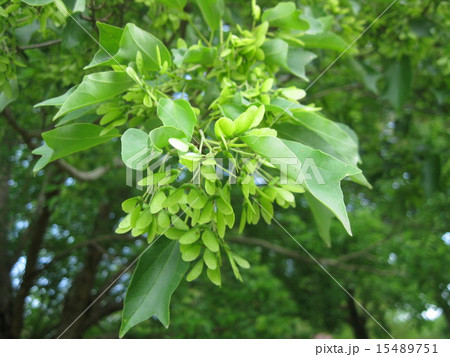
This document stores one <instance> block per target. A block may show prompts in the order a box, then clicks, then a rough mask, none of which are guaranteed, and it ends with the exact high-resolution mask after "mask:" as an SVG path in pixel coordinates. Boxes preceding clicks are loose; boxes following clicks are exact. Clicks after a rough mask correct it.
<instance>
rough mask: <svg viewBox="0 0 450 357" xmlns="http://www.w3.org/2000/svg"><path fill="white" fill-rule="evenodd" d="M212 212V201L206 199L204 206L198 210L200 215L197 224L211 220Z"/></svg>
mask: <svg viewBox="0 0 450 357" xmlns="http://www.w3.org/2000/svg"><path fill="white" fill-rule="evenodd" d="M213 213H214V206H213V203H212V201H208V203H207V204H206V205H205V207H204V208H203V209H202V210H200V216H199V218H198V224H206V223H209V222H211V221H212V218H213V217H212V216H213Z"/></svg>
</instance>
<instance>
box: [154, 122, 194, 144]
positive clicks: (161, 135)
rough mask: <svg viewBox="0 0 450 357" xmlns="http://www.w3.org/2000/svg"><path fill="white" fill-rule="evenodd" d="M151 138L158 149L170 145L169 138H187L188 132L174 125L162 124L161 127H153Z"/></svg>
mask: <svg viewBox="0 0 450 357" xmlns="http://www.w3.org/2000/svg"><path fill="white" fill-rule="evenodd" d="M149 135H150V140H151V142H152V144H153V146H155V147H156V148H158V149H162V148H164V147H166V146H168V145H169V139H171V138H177V139H185V138H186V134H185V133H184V132H183V131H181V130H180V129H177V128H175V127H173V126H169V125H167V126H161V127H159V128H156V129H153V130H152V131H151V132H150V134H149Z"/></svg>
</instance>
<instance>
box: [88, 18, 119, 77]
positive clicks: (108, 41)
mask: <svg viewBox="0 0 450 357" xmlns="http://www.w3.org/2000/svg"><path fill="white" fill-rule="evenodd" d="M97 27H98V31H99V43H100V49H99V50H98V52H97V53H96V54H95V55H94V58H93V59H92V61H91V63H89V64H88V65H87V66H86V67H84V69H88V68H92V67H95V66H98V65H101V64H106V63H108V62H109V61H110V60H111V57H112V56H114V55H115V54H116V53H117V51H119V48H120V39H121V37H122V34H123V29H121V28H120V27H116V26H112V25H108V24H105V23H104V22H99V21H97Z"/></svg>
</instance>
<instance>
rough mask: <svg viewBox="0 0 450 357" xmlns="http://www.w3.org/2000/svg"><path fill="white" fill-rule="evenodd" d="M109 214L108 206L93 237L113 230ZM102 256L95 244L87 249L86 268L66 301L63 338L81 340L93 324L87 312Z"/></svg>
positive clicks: (98, 220)
mask: <svg viewBox="0 0 450 357" xmlns="http://www.w3.org/2000/svg"><path fill="white" fill-rule="evenodd" d="M108 213H109V211H108V207H107V206H102V207H101V208H100V211H99V214H98V217H97V220H96V222H97V224H96V225H95V227H94V229H93V237H96V236H99V235H101V234H104V233H106V232H109V231H110V230H111V227H109V225H108V224H107V222H108V221H109V220H108ZM102 255H103V252H102V251H101V249H100V248H99V247H98V245H95V244H94V245H89V246H88V247H87V252H86V258H85V262H84V266H83V268H82V269H81V270H80V272H79V273H78V274H77V275H76V277H75V279H74V280H73V283H72V286H71V287H70V289H69V291H68V293H67V295H66V298H65V299H64V308H63V311H62V314H61V320H60V324H59V328H58V331H59V332H58V335H61V334H62V335H61V338H81V337H82V336H83V334H84V332H85V331H86V330H87V329H88V327H89V326H90V325H92V324H93V321H92V318H91V317H90V315H91V311H90V310H88V311H86V312H85V310H86V309H87V308H88V306H89V305H90V304H91V302H92V301H93V299H94V296H93V293H92V291H93V290H94V288H95V285H96V275H97V270H98V266H99V264H100V262H101V260H102ZM97 307H98V306H97ZM92 309H95V307H92Z"/></svg>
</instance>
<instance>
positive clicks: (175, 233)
mask: <svg viewBox="0 0 450 357" xmlns="http://www.w3.org/2000/svg"><path fill="white" fill-rule="evenodd" d="M184 233H186V231H184V230H181V229H178V228H175V227H169V228H167V229H166V230H165V231H164V235H165V236H166V237H167V238H169V239H172V240H177V239H180V238H181V236H182V235H183V234H184Z"/></svg>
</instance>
